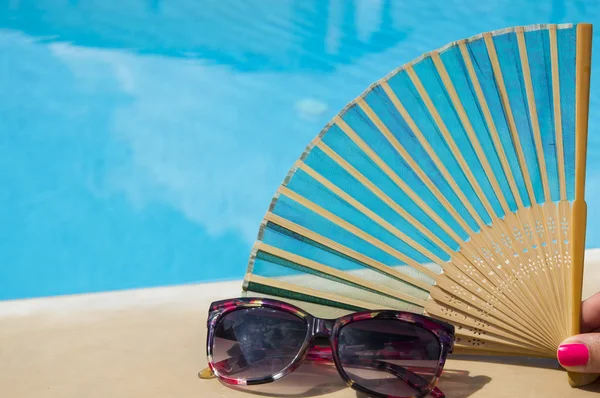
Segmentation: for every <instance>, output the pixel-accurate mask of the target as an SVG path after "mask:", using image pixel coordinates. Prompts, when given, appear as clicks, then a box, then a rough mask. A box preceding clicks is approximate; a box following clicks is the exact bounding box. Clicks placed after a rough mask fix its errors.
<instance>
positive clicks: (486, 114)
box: [243, 24, 592, 385]
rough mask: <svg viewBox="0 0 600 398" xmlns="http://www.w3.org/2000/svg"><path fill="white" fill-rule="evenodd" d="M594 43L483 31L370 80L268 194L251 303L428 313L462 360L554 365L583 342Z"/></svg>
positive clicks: (540, 29)
mask: <svg viewBox="0 0 600 398" xmlns="http://www.w3.org/2000/svg"><path fill="white" fill-rule="evenodd" d="M591 40H592V27H591V25H588V24H578V25H573V24H563V25H535V26H527V27H516V28H510V29H504V30H499V31H494V32H488V33H483V34H480V35H477V36H474V37H472V38H469V39H466V40H462V41H457V42H453V43H450V44H448V45H447V46H445V47H443V48H441V49H438V50H436V51H432V52H430V53H427V54H425V55H423V56H421V57H419V58H417V59H415V60H414V61H412V62H409V63H408V64H406V65H404V66H402V67H400V68H398V69H396V70H394V71H393V72H391V73H390V74H389V75H387V76H385V77H384V78H383V79H381V80H379V81H377V82H376V83H374V84H373V85H371V86H370V87H369V88H368V89H367V90H366V91H365V92H364V93H363V94H362V95H360V96H359V97H358V98H356V99H355V100H354V101H352V102H351V103H350V104H348V105H347V106H346V107H345V108H344V109H343V110H342V111H341V112H340V113H339V114H338V115H337V116H335V117H334V118H333V120H332V121H331V122H330V123H329V124H328V125H327V126H326V127H325V128H324V129H323V130H322V131H321V133H320V134H319V135H318V136H317V137H316V138H315V139H314V140H313V141H312V142H311V143H310V144H309V145H308V147H307V148H306V149H305V151H304V153H302V155H301V156H300V158H299V160H298V161H297V162H296V163H295V164H294V165H293V167H292V169H291V171H290V172H289V174H288V175H287V177H286V178H285V180H284V182H283V184H282V185H281V186H280V187H279V189H278V191H277V193H276V194H275V196H274V198H273V200H272V202H271V205H270V207H269V210H268V212H267V214H266V216H265V217H264V220H263V222H262V223H261V225H260V229H259V233H258V240H257V242H256V245H255V246H254V248H253V250H252V253H251V256H250V261H249V266H248V271H247V274H246V277H245V280H244V285H243V289H244V292H245V293H244V294H245V295H247V296H258V297H278V298H285V299H287V300H289V301H291V302H292V303H293V304H295V305H297V306H300V307H302V308H305V309H307V310H308V311H312V312H313V313H315V314H316V315H320V316H322V315H323V314H330V315H331V316H337V315H340V314H339V313H340V312H344V311H345V312H347V311H354V310H364V309H380V308H392V309H398V310H404V311H411V312H417V313H424V314H427V315H429V316H432V317H437V318H441V319H443V320H445V321H447V322H450V323H452V324H454V325H455V326H456V329H457V339H456V349H455V353H469V354H503V355H504V354H513V355H526V356H537V357H554V358H555V357H556V350H557V347H558V346H559V344H560V343H561V342H562V340H563V339H565V338H566V337H568V336H571V335H573V334H577V333H578V332H579V316H580V314H579V311H580V304H581V289H582V275H583V259H584V242H585V229H586V204H585V201H584V183H585V167H586V146H587V124H588V100H589V83H590V62H591ZM570 376H571V377H570V381H571V384H572V385H581V384H584V383H586V382H587V381H586V380H583V375H578V376H579V379H577V377H575V376H577V375H570Z"/></svg>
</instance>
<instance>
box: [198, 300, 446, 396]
mask: <svg viewBox="0 0 600 398" xmlns="http://www.w3.org/2000/svg"><path fill="white" fill-rule="evenodd" d="M207 326H208V336H207V345H206V349H207V356H208V365H209V368H210V371H211V372H212V375H213V376H216V377H217V378H218V379H219V380H221V381H222V382H224V383H226V384H234V385H255V384H264V383H269V382H272V381H275V380H278V379H280V378H282V377H284V376H286V375H288V374H290V373H291V372H293V371H294V370H295V369H297V368H298V367H299V366H300V364H301V363H302V362H303V361H304V360H313V361H323V362H330V361H333V363H334V364H335V367H336V368H337V371H338V373H339V374H340V376H341V377H342V379H343V380H344V381H345V382H346V384H348V385H349V386H350V387H351V388H353V389H354V390H357V391H361V392H363V393H366V394H368V395H370V396H372V397H376V398H412V397H415V398H416V397H424V396H426V395H427V394H430V393H431V394H432V396H434V397H436V398H442V397H444V394H443V393H442V391H440V390H439V389H438V388H437V387H436V385H437V382H438V380H439V377H440V375H441V373H442V370H443V368H444V363H445V361H446V357H447V355H448V354H449V353H451V352H452V348H453V344H454V326H452V325H450V324H447V323H445V322H441V321H438V320H436V319H432V318H429V317H427V316H423V315H417V314H413V313H408V312H401V311H390V310H381V311H363V312H357V313H354V314H349V315H346V316H343V317H341V318H338V319H320V318H316V317H314V316H312V315H311V314H309V313H307V312H305V311H303V310H301V309H300V308H297V307H295V306H293V305H291V304H287V303H284V302H281V301H278V300H271V299H257V298H236V299H229V300H221V301H216V302H214V303H212V304H211V306H210V310H209V315H208V322H207ZM318 340H325V344H321V345H319V344H317V342H318ZM202 373H205V372H202ZM201 377H202V376H201Z"/></svg>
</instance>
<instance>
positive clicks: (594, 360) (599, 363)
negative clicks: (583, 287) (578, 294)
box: [558, 292, 600, 373]
mask: <svg viewBox="0 0 600 398" xmlns="http://www.w3.org/2000/svg"><path fill="white" fill-rule="evenodd" d="M581 332H582V334H578V335H575V336H571V337H569V338H568V339H565V341H563V342H562V344H561V345H560V346H559V347H558V361H559V362H560V364H561V366H562V367H564V368H565V369H567V370H568V371H571V372H576V373H600V292H598V293H596V294H595V295H593V296H592V297H590V298H588V299H587V300H585V301H584V302H583V303H582V305H581Z"/></svg>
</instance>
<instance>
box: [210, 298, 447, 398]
mask: <svg viewBox="0 0 600 398" xmlns="http://www.w3.org/2000/svg"><path fill="white" fill-rule="evenodd" d="M256 307H263V308H272V309H276V310H280V311H283V312H287V313H289V314H293V315H295V316H297V317H299V318H301V319H303V320H304V321H305V322H306V325H307V335H306V337H305V339H304V342H303V344H302V347H301V348H300V350H299V351H298V355H296V358H294V360H293V361H292V362H291V363H290V364H289V365H288V366H287V367H286V368H284V369H283V370H281V371H280V372H278V373H276V374H274V375H271V376H268V377H263V378H257V379H239V378H233V377H227V376H225V375H223V374H220V373H219V371H218V369H217V367H216V366H215V364H214V362H213V352H212V347H213V341H214V337H215V331H216V328H217V325H218V323H219V321H220V320H221V319H222V318H223V317H224V316H225V315H226V314H228V313H230V312H232V311H237V310H240V309H244V308H256ZM365 319H394V320H399V321H403V322H406V323H409V324H412V325H417V326H420V327H421V328H423V329H425V330H427V331H429V332H431V333H432V334H433V335H434V336H435V337H436V338H437V340H438V342H439V344H440V357H439V359H438V365H437V371H436V374H435V377H434V378H433V380H432V381H431V382H430V383H429V385H428V386H427V387H426V392H423V393H422V394H419V395H415V396H413V397H412V398H420V397H424V396H426V395H428V394H432V395H433V396H434V397H436V398H443V397H444V394H443V393H442V391H440V390H439V389H438V388H437V387H436V385H437V383H438V381H439V378H440V376H441V374H442V371H443V369H444V364H445V362H446V357H447V356H448V354H449V353H451V352H452V349H453V347H454V326H453V325H451V324H448V323H446V322H443V321H439V320H437V319H433V318H430V317H427V316H425V315H419V314H414V313H410V312H403V311H393V310H371V311H361V312H355V313H352V314H348V315H345V316H343V317H340V318H337V319H321V318H317V317H315V316H313V315H311V314H309V313H308V312H306V311H304V310H302V309H300V308H298V307H296V306H294V305H291V304H288V303H285V302H282V301H279V300H273V299H262V298H250V297H243V298H234V299H227V300H219V301H215V302H213V303H212V304H211V305H210V309H209V314H208V320H207V327H208V335H207V339H206V340H207V341H206V353H207V357H208V366H209V367H210V370H211V371H212V373H213V375H214V376H216V377H217V378H218V379H219V380H221V381H222V382H224V383H226V384H231V385H256V384H264V383H270V382H273V381H275V380H278V379H281V378H282V377H284V376H286V375H288V374H290V373H291V372H293V371H294V370H296V369H297V368H298V367H299V366H300V365H301V364H302V362H303V361H304V359H305V358H306V356H307V353H308V351H309V349H310V347H311V343H312V341H313V340H314V338H315V337H317V336H323V337H326V338H328V339H329V342H330V345H331V351H332V354H333V361H334V363H335V367H336V368H337V371H338V373H339V374H340V377H341V378H342V379H343V380H344V381H345V382H346V384H347V385H348V386H349V387H351V388H352V389H354V390H357V391H360V392H363V393H366V394H369V395H370V396H372V397H376V398H408V397H399V396H394V395H384V394H381V393H378V392H375V391H371V390H369V389H367V388H364V387H362V386H361V385H360V384H357V383H356V382H355V381H354V380H352V378H351V377H350V376H349V375H348V374H347V373H346V371H345V370H344V369H343V367H342V366H341V360H340V358H339V355H338V336H339V332H340V329H341V328H342V327H343V326H346V325H348V324H351V323H354V322H358V321H362V320H365Z"/></svg>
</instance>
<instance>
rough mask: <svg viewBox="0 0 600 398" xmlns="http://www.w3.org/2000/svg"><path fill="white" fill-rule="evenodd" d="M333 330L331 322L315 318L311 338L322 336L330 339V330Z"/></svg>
mask: <svg viewBox="0 0 600 398" xmlns="http://www.w3.org/2000/svg"><path fill="white" fill-rule="evenodd" d="M332 328H333V321H330V320H328V319H318V318H316V319H315V320H314V321H313V324H312V336H313V337H317V336H324V337H327V338H329V337H331V329H332Z"/></svg>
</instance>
